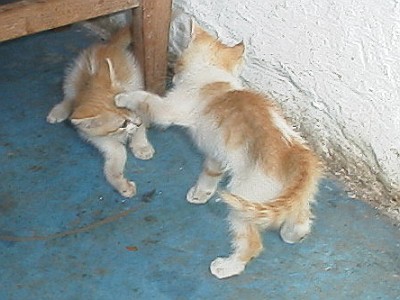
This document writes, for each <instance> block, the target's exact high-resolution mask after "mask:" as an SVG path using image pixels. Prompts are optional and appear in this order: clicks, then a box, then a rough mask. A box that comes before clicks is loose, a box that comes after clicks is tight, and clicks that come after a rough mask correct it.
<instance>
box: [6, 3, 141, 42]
mask: <svg viewBox="0 0 400 300" xmlns="http://www.w3.org/2000/svg"><path fill="white" fill-rule="evenodd" d="M139 2H140V1H139V0H24V1H17V2H14V3H10V4H4V5H1V6H0V41H4V40H9V39H13V38H17V37H20V36H24V35H28V34H31V33H36V32H39V31H43V30H48V29H52V28H56V27H60V26H64V25H67V24H72V23H75V22H79V21H83V20H87V19H91V18H95V17H98V16H103V15H107V14H110V13H114V12H118V11H121V10H126V9H130V8H134V7H137V6H138V5H139Z"/></svg>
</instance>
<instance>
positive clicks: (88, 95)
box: [47, 27, 154, 197]
mask: <svg viewBox="0 0 400 300" xmlns="http://www.w3.org/2000/svg"><path fill="white" fill-rule="evenodd" d="M130 46H131V35H130V31H129V28H128V27H126V28H123V29H121V30H120V31H118V32H117V33H116V34H115V35H113V36H112V37H111V39H110V40H109V41H108V42H107V43H105V44H96V45H93V46H91V47H89V48H88V49H86V50H84V51H83V52H82V53H81V54H80V56H79V57H78V58H77V59H76V60H75V62H74V64H73V65H72V68H70V69H69V70H68V71H67V74H66V78H65V81H64V99H63V101H62V102H60V103H58V104H57V105H55V106H54V107H53V109H52V110H51V111H50V113H49V115H48V116H47V121H48V122H49V123H58V122H62V121H64V120H65V119H67V118H69V119H70V120H71V123H72V124H73V125H74V126H75V127H76V128H77V129H78V132H79V133H80V134H81V135H82V136H83V138H84V139H86V140H88V141H89V142H91V143H92V144H93V145H95V146H96V147H97V148H98V149H99V150H100V151H101V152H102V153H103V155H104V159H105V163H104V174H105V176H106V178H107V180H108V182H109V183H110V184H111V185H112V186H113V187H114V188H115V189H116V190H117V191H118V192H119V193H120V194H121V195H122V196H124V197H132V196H134V195H135V194H136V185H135V183H134V182H133V181H129V180H127V179H126V178H125V177H124V167H125V162H126V158H127V155H126V148H125V144H126V143H129V146H130V148H131V151H132V152H133V154H134V155H135V156H136V157H137V158H140V159H150V158H151V157H152V156H153V154H154V149H153V147H152V146H151V144H150V143H149V142H148V140H147V136H146V126H145V124H143V125H142V123H143V122H144V121H145V120H143V118H141V116H139V115H137V114H136V113H135V112H134V111H131V110H128V109H124V108H119V107H116V106H115V103H114V97H115V95H117V94H119V93H122V92H133V91H137V90H141V89H143V87H144V85H143V78H142V74H141V71H140V67H139V64H138V62H137V61H136V59H135V58H134V56H133V54H132V50H131V49H130Z"/></svg>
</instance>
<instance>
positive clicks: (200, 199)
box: [186, 185, 214, 204]
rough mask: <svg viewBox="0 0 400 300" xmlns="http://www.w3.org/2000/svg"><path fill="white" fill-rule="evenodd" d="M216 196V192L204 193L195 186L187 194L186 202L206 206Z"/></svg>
mask: <svg viewBox="0 0 400 300" xmlns="http://www.w3.org/2000/svg"><path fill="white" fill-rule="evenodd" d="M213 195H214V191H202V190H199V189H198V188H197V186H196V185H195V186H193V187H192V188H191V189H190V190H189V191H188V193H187V194H186V200H187V201H188V202H190V203H193V204H204V203H206V202H207V201H208V200H210V198H211V197H212V196H213Z"/></svg>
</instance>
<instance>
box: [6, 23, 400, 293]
mask: <svg viewBox="0 0 400 300" xmlns="http://www.w3.org/2000/svg"><path fill="white" fill-rule="evenodd" d="M95 40H96V38H95V37H94V36H91V35H90V33H88V32H86V31H85V30H84V29H82V28H80V27H77V26H74V27H72V28H64V29H62V30H57V31H52V32H45V33H41V34H37V35H33V36H30V37H25V38H21V39H18V40H15V41H9V42H5V43H2V44H0V100H1V108H0V120H1V121H0V251H1V254H0V270H1V273H0V299H4V300H5V299H7V300H8V299H13V300H14V299H17V300H20V299H41V300H45V299H52V300H53V299H95V300H100V299H118V300H124V299H157V300H162V299H229V300H230V299H246V300H251V299H363V300H364V299H391V300H392V299H400V232H399V229H398V228H397V227H394V226H393V225H391V223H390V222H389V221H388V220H387V219H385V218H384V217H382V216H379V215H378V214H377V212H376V211H374V210H373V209H371V208H370V207H368V206H367V205H366V204H364V203H362V202H360V201H356V200H352V199H349V198H347V197H346V195H345V194H344V192H343V191H342V190H341V189H340V188H339V187H338V185H337V184H335V183H334V182H332V181H329V180H324V181H323V182H322V183H321V186H320V193H319V195H318V204H317V205H316V207H315V214H316V216H317V219H316V222H315V226H314V230H313V233H312V235H311V236H309V237H308V238H307V239H306V240H305V241H304V242H303V243H301V244H297V245H288V244H285V243H283V242H282V241H281V240H280V238H279V236H278V234H277V233H276V232H267V233H265V234H264V243H265V251H264V252H263V253H262V255H261V256H260V257H259V258H258V259H256V260H255V261H253V262H252V263H250V265H249V266H248V267H247V269H246V271H245V273H243V274H242V275H240V276H239V277H234V278H231V279H228V280H222V281H221V280H218V279H216V278H214V277H212V276H211V274H210V273H209V271H208V266H209V263H210V262H211V261H212V260H213V259H214V258H215V257H216V256H217V255H226V254H228V252H229V240H230V239H229V236H228V231H227V224H226V222H225V221H224V217H225V216H226V213H227V208H226V207H225V205H224V204H223V203H221V202H216V201H214V200H212V201H210V202H209V203H208V204H206V205H202V206H194V205H190V204H189V203H187V202H186V201H185V194H186V191H187V189H188V188H189V187H190V186H191V185H192V184H193V183H194V182H195V180H196V177H197V174H198V173H199V171H200V168H201V157H200V155H199V154H198V153H197V152H196V150H195V149H194V147H193V146H192V145H191V143H190V141H189V139H188V137H187V136H186V135H185V133H184V132H183V131H182V130H179V129H178V128H173V129H168V130H166V131H160V130H151V131H150V139H151V141H152V143H153V144H154V146H155V148H156V151H157V153H156V155H155V157H154V159H152V160H151V161H139V160H137V159H135V158H134V157H133V156H130V157H129V160H128V163H127V168H126V170H127V176H128V178H131V179H133V180H135V181H136V183H137V186H138V195H137V196H136V197H134V198H133V199H129V200H125V199H123V198H122V197H121V196H119V194H117V193H116V192H115V191H113V190H112V188H111V187H110V185H109V184H107V183H106V181H105V179H104V177H103V175H102V166H103V162H102V158H101V156H100V154H99V153H98V152H97V150H96V149H94V148H93V147H92V146H90V145H89V144H87V143H85V142H84V141H82V139H80V138H79V136H78V135H77V134H76V132H75V131H74V129H73V128H72V127H71V126H70V125H68V124H67V123H62V124H58V125H50V124H47V123H46V122H45V118H46V115H47V113H48V111H49V110H50V108H51V107H52V106H53V105H54V104H55V103H57V102H58V101H59V100H61V97H62V93H61V83H62V77H63V72H64V69H65V67H66V65H67V63H68V62H70V61H71V59H72V58H73V57H74V56H75V55H76V54H77V53H78V51H79V50H80V49H81V48H84V47H86V46H87V45H89V44H90V43H92V42H93V41H95Z"/></svg>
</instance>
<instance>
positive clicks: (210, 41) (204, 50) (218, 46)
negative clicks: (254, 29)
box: [175, 24, 244, 76]
mask: <svg viewBox="0 0 400 300" xmlns="http://www.w3.org/2000/svg"><path fill="white" fill-rule="evenodd" d="M192 26H193V29H192V39H191V42H190V43H189V46H188V47H187V48H186V49H185V50H184V51H183V53H182V55H181V57H180V58H179V60H178V61H177V63H176V67H175V74H178V76H179V74H180V73H184V72H191V71H193V70H196V69H199V68H201V67H207V66H210V67H211V66H213V67H218V68H220V69H223V70H225V71H228V72H230V73H232V74H234V75H237V73H238V71H239V68H240V66H241V65H242V62H243V53H244V45H243V43H239V44H237V45H235V46H233V47H229V46H226V45H224V44H222V43H221V42H220V41H218V40H217V39H216V38H214V37H213V36H211V35H210V34H209V33H207V32H206V31H204V30H203V29H202V28H200V27H199V26H197V25H195V24H193V25H192Z"/></svg>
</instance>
